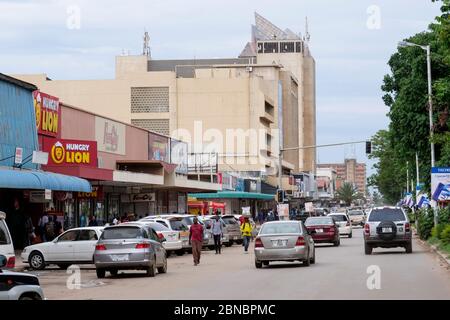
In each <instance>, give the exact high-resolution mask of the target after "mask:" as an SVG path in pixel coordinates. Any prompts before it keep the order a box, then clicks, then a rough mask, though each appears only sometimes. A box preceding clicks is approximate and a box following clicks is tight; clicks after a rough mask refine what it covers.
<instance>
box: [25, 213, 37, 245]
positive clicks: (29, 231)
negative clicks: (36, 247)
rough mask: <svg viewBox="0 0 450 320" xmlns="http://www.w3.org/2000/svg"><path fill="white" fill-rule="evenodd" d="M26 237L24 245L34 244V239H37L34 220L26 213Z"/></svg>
mask: <svg viewBox="0 0 450 320" xmlns="http://www.w3.org/2000/svg"><path fill="white" fill-rule="evenodd" d="M25 230H26V233H25V239H24V246H25V247H27V246H30V245H32V244H33V242H34V240H35V239H36V234H35V232H34V226H33V221H31V217H30V215H28V214H26V215H25Z"/></svg>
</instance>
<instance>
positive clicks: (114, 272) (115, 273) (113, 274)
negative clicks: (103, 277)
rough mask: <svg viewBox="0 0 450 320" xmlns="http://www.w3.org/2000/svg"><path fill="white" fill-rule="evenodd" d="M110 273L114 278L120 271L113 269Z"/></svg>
mask: <svg viewBox="0 0 450 320" xmlns="http://www.w3.org/2000/svg"><path fill="white" fill-rule="evenodd" d="M109 273H111V275H112V276H113V277H117V274H118V273H119V270H117V269H111V270H109Z"/></svg>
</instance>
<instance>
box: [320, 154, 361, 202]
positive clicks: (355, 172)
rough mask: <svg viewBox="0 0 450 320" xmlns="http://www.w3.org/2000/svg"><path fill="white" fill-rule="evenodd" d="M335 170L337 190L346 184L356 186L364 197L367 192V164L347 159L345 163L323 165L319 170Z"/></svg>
mask: <svg viewBox="0 0 450 320" xmlns="http://www.w3.org/2000/svg"><path fill="white" fill-rule="evenodd" d="M321 169H333V170H335V171H336V176H337V177H336V190H337V189H339V188H340V187H341V185H342V184H343V183H344V182H350V183H352V184H354V185H355V186H356V187H357V188H358V191H359V192H360V193H362V194H363V195H365V194H366V191H367V178H366V164H365V163H358V162H357V161H356V159H345V160H344V163H321V164H318V165H317V170H318V171H319V170H321Z"/></svg>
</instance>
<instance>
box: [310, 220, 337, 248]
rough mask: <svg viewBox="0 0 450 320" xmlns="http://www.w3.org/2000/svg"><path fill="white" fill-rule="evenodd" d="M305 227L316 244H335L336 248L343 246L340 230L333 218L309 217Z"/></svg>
mask: <svg viewBox="0 0 450 320" xmlns="http://www.w3.org/2000/svg"><path fill="white" fill-rule="evenodd" d="M305 226H306V228H307V229H308V230H309V231H310V232H311V235H312V237H313V239H314V242H315V243H333V244H334V245H335V246H339V245H340V244H341V240H340V238H339V229H338V226H337V225H336V223H335V222H334V220H333V218H332V217H329V216H326V217H309V218H308V219H306V221H305Z"/></svg>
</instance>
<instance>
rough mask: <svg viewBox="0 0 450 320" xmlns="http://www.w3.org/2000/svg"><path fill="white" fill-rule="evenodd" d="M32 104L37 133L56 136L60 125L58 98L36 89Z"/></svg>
mask: <svg viewBox="0 0 450 320" xmlns="http://www.w3.org/2000/svg"><path fill="white" fill-rule="evenodd" d="M33 104H34V111H35V115H36V128H37V130H38V133H39V134H42V135H46V136H51V137H57V136H58V133H59V130H60V127H61V108H60V106H59V99H58V98H56V97H53V96H50V95H48V94H45V93H43V92H40V91H39V90H36V91H34V92H33Z"/></svg>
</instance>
